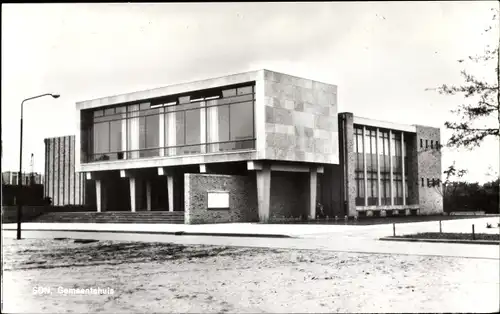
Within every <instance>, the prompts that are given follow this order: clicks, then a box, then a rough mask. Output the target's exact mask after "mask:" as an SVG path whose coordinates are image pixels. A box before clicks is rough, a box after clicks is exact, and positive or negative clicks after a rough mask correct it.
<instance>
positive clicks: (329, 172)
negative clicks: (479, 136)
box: [49, 70, 442, 223]
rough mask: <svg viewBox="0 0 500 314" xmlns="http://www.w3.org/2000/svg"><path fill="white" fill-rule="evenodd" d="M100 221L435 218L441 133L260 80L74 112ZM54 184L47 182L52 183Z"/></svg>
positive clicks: (289, 79) (194, 86)
mask: <svg viewBox="0 0 500 314" xmlns="http://www.w3.org/2000/svg"><path fill="white" fill-rule="evenodd" d="M76 110H77V116H78V120H77V123H78V127H77V134H76V140H75V143H74V147H76V150H75V161H74V165H75V169H76V171H77V172H78V173H85V176H86V179H87V181H91V182H94V183H95V204H96V210H97V211H119V210H125V211H132V212H135V211H143V210H162V211H184V212H185V221H186V222H187V223H203V222H223V221H259V220H260V221H262V222H266V221H269V219H270V218H273V217H309V218H314V217H316V214H317V213H316V205H317V202H318V201H319V202H321V203H322V204H323V206H324V209H325V214H326V215H328V216H330V217H333V216H341V217H343V216H344V215H347V216H358V215H377V214H380V215H389V214H410V213H412V211H413V213H419V214H429V213H438V212H442V197H441V195H440V193H439V191H438V190H439V186H438V185H439V184H440V178H441V153H440V150H439V142H440V130H439V129H436V128H431V127H424V126H417V125H413V126H410V125H400V124H395V123H389V122H382V121H374V120H369V119H365V118H361V117H357V116H353V114H351V113H340V114H339V113H338V112H337V111H338V110H337V86H335V85H331V84H326V83H321V82H317V81H313V80H309V79H304V78H299V77H294V76H290V75H286V74H281V73H276V72H272V71H268V70H260V71H254V72H247V73H242V74H236V75H231V76H226V77H220V78H214V79H208V80H203V81H197V82H192V83H185V84H179V85H172V86H167V87H164V88H158V89H154V90H147V91H141V92H134V93H129V94H123V95H117V96H111V97H105V98H100V99H94V100H89V101H83V102H79V103H77V104H76ZM49 181H50V178H49Z"/></svg>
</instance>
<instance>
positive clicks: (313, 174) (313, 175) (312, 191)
mask: <svg viewBox="0 0 500 314" xmlns="http://www.w3.org/2000/svg"><path fill="white" fill-rule="evenodd" d="M317 171H318V170H317V168H316V167H311V170H310V172H309V217H310V219H315V218H316V193H317V184H318V172H317Z"/></svg>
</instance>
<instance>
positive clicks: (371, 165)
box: [354, 125, 410, 206]
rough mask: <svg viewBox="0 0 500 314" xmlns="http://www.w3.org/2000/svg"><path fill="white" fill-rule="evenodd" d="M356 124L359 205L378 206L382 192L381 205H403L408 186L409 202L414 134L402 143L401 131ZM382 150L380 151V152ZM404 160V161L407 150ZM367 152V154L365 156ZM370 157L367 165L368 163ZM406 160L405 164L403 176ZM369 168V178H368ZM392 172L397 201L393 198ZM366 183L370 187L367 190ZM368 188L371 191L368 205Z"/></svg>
mask: <svg viewBox="0 0 500 314" xmlns="http://www.w3.org/2000/svg"><path fill="white" fill-rule="evenodd" d="M378 131H379V132H378V133H379V135H378V138H377V129H376V128H371V127H365V129H364V132H365V134H364V136H363V127H362V126H359V125H355V126H354V151H355V153H356V160H355V181H356V206H376V205H379V204H378V197H379V195H380V201H381V204H380V205H403V188H404V189H405V193H404V196H405V198H406V200H405V203H406V204H409V203H410V197H409V193H408V172H409V170H410V169H409V163H408V156H410V151H409V139H410V134H407V133H405V136H404V141H403V142H402V133H401V131H391V132H390V131H389V130H386V129H379V130H378ZM377 150H378V154H377ZM403 151H404V152H405V154H404V160H403V153H402V152H403ZM363 154H365V155H366V156H365V157H364V156H363ZM365 159H366V165H365V162H364V161H365ZM377 159H378V163H379V167H380V185H379V184H378V179H379V177H378V176H379V172H378V170H377ZM403 162H404V164H405V171H404V178H403ZM365 169H366V176H367V178H366V180H365ZM391 174H392V190H393V198H394V199H393V200H391ZM365 184H366V189H365ZM365 191H366V193H367V195H366V199H367V202H366V204H365Z"/></svg>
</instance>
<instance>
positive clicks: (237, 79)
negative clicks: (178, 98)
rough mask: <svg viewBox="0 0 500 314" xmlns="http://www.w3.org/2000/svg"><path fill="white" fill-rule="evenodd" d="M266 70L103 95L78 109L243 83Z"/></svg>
mask: <svg viewBox="0 0 500 314" xmlns="http://www.w3.org/2000/svg"><path fill="white" fill-rule="evenodd" d="M264 71H265V70H258V71H251V72H245V73H238V74H233V75H228V76H223V77H217V78H212V79H206V80H201V81H194V82H189V83H181V84H175V85H169V86H165V87H160V88H156V89H150V90H145V91H138V92H132V93H126V94H120V95H115V96H109V97H102V98H97V99H93V100H86V101H81V102H77V103H76V108H77V110H84V109H91V108H98V107H104V106H111V105H117V104H122V103H129V102H136V101H141V100H145V99H152V98H158V97H164V96H169V95H176V94H182V93H188V92H193V91H199V90H204V89H210V88H217V87H221V86H227V85H236V84H242V83H247V82H252V81H257V80H262V79H263V77H264V75H263V73H264Z"/></svg>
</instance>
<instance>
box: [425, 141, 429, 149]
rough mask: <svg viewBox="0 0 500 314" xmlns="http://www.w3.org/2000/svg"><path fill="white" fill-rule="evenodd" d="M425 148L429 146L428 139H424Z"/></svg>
mask: <svg viewBox="0 0 500 314" xmlns="http://www.w3.org/2000/svg"><path fill="white" fill-rule="evenodd" d="M425 148H429V140H425Z"/></svg>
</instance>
